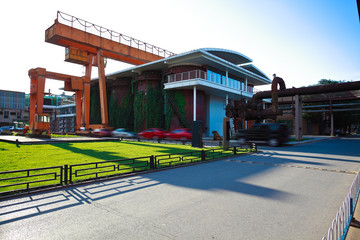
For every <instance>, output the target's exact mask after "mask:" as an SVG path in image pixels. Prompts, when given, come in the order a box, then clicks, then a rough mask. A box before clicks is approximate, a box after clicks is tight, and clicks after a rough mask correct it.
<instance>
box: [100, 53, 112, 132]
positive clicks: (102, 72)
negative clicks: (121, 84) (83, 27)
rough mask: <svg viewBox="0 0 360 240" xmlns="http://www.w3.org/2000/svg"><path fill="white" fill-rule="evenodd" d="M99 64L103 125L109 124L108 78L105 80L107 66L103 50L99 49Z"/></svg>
mask: <svg viewBox="0 0 360 240" xmlns="http://www.w3.org/2000/svg"><path fill="white" fill-rule="evenodd" d="M97 66H98V71H99V92H100V109H101V125H102V126H103V127H108V126H109V120H108V108H107V98H106V80H105V66H104V53H103V50H101V49H98V50H97Z"/></svg>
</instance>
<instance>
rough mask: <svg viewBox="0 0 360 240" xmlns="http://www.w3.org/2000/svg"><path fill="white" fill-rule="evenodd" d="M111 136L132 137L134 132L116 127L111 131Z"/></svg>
mask: <svg viewBox="0 0 360 240" xmlns="http://www.w3.org/2000/svg"><path fill="white" fill-rule="evenodd" d="M111 133H112V136H113V137H118V138H132V137H135V133H133V132H128V131H126V130H125V128H118V129H115V130H114V131H112V132H111Z"/></svg>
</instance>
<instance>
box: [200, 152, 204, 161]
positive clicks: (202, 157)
mask: <svg viewBox="0 0 360 240" xmlns="http://www.w3.org/2000/svg"><path fill="white" fill-rule="evenodd" d="M201 161H205V151H204V150H201Z"/></svg>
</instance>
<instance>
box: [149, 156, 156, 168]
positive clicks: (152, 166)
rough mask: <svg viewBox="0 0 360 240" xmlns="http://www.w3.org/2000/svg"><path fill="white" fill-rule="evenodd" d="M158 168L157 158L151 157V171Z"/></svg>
mask: <svg viewBox="0 0 360 240" xmlns="http://www.w3.org/2000/svg"><path fill="white" fill-rule="evenodd" d="M155 168H156V164H155V157H154V155H151V156H150V169H155Z"/></svg>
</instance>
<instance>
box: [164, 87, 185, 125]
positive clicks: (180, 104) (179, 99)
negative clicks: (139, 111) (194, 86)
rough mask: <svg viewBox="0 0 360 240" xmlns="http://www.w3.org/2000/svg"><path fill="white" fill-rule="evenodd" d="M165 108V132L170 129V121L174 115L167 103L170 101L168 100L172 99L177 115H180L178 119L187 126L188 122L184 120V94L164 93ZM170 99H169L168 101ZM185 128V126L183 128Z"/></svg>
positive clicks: (176, 92)
mask: <svg viewBox="0 0 360 240" xmlns="http://www.w3.org/2000/svg"><path fill="white" fill-rule="evenodd" d="M166 98H167V101H166V106H165V128H166V129H167V130H169V129H170V125H171V120H172V118H173V116H174V114H175V112H174V109H173V108H172V106H171V104H170V103H169V101H171V100H170V99H173V101H174V104H175V105H176V107H177V110H178V113H179V115H180V118H182V120H183V121H184V122H185V123H186V125H188V126H189V122H188V120H187V118H186V111H185V105H186V102H185V96H184V93H183V92H182V91H175V92H173V91H166ZM169 98H170V99H169ZM184 127H186V126H184Z"/></svg>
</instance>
